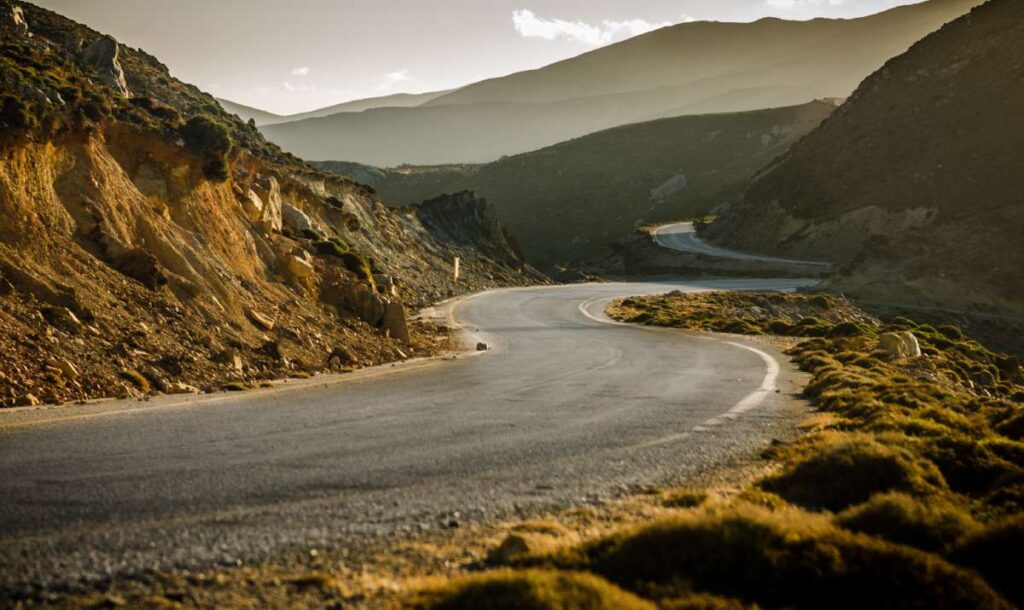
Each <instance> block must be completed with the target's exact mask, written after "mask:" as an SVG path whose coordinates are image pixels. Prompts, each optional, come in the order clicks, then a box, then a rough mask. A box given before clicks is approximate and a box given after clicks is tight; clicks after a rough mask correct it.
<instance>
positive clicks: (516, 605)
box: [404, 570, 656, 610]
mask: <svg viewBox="0 0 1024 610" xmlns="http://www.w3.org/2000/svg"><path fill="white" fill-rule="evenodd" d="M404 606H405V607H406V608H410V609H415V610H655V608H656V607H655V606H654V604H652V603H650V602H647V601H644V600H642V599H640V598H638V597H636V596H634V595H632V594H631V593H627V592H625V591H623V590H622V589H619V588H618V587H616V586H614V585H612V584H610V583H608V582H606V581H605V580H603V579H601V578H598V577H597V576H593V575H591V574H581V573H573V572H555V571H547V570H521V571H507V570H503V571H497V572H489V573H485V574H480V575H478V576H470V577H468V578H463V579H459V580H454V581H451V582H449V583H447V584H446V585H444V586H443V587H440V588H436V589H427V590H424V591H420V592H418V593H417V594H415V595H414V596H412V598H411V599H409V600H407V601H406V602H405V604H404Z"/></svg>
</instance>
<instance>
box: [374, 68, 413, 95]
mask: <svg viewBox="0 0 1024 610" xmlns="http://www.w3.org/2000/svg"><path fill="white" fill-rule="evenodd" d="M411 80H415V79H414V78H413V77H412V75H411V74H410V73H409V71H408V70H396V71H395V72H388V73H387V74H385V75H384V76H381V77H380V78H379V79H377V84H376V85H374V87H373V88H374V89H376V90H377V91H387V90H389V89H391V88H393V87H394V86H395V85H397V84H398V83H404V82H407V81H411Z"/></svg>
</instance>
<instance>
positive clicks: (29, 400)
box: [14, 394, 42, 407]
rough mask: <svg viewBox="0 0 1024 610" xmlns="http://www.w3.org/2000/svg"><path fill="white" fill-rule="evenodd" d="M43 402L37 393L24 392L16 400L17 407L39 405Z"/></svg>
mask: <svg viewBox="0 0 1024 610" xmlns="http://www.w3.org/2000/svg"><path fill="white" fill-rule="evenodd" d="M40 404H42V401H40V400H39V399H38V398H36V396H35V394H22V395H21V396H19V397H18V398H17V399H16V400H15V401H14V406H16V407H37V406H39V405H40Z"/></svg>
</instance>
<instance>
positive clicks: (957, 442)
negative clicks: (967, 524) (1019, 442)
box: [923, 434, 1022, 496]
mask: <svg viewBox="0 0 1024 610" xmlns="http://www.w3.org/2000/svg"><path fill="white" fill-rule="evenodd" d="M923 453H924V455H925V456H926V457H927V458H928V459H929V460H931V461H932V462H934V463H935V464H936V465H937V466H938V467H939V470H941V471H942V474H943V476H944V477H945V479H946V481H947V482H948V483H949V486H950V488H951V489H953V490H955V491H957V492H960V493H963V494H967V495H972V496H979V495H982V494H985V493H987V492H989V491H991V490H992V489H993V488H995V487H997V486H999V485H1000V484H1002V483H1003V482H1004V481H1007V480H1008V479H1010V478H1013V477H1015V476H1020V475H1021V474H1022V469H1021V468H1020V467H1019V466H1017V465H1016V464H1013V463H1011V462H1008V461H1007V460H1005V459H1003V458H1002V457H1000V456H999V455H998V454H997V453H995V452H994V451H993V450H992V447H991V446H990V445H989V444H988V443H986V442H984V440H983V438H977V437H975V436H968V435H965V434H956V435H946V436H942V437H939V438H935V439H930V440H929V441H928V442H927V443H926V444H925V445H924V452H923Z"/></svg>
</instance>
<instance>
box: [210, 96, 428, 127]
mask: <svg viewBox="0 0 1024 610" xmlns="http://www.w3.org/2000/svg"><path fill="white" fill-rule="evenodd" d="M446 93H448V91H432V92H430V93H396V94H394V95H385V96H381V97H370V98H366V99H361V100H352V101H351V102H343V103H341V104H335V105H333V106H327V107H326V108H318V109H316V110H310V111H309V112H300V113H297V114H288V115H281V114H274V113H272V112H267V111H265V110H260V109H259V108H252V107H250V106H246V105H244V104H239V103H237V102H232V101H231V100H225V99H221V98H218V99H217V101H218V102H220V105H221V106H223V107H224V110H227V111H228V112H229V113H231V114H234V115H236V116H238V117H240V118H241V119H242V120H243V121H248V120H249V119H253V120H255V121H256V125H257V126H258V127H262V126H264V125H276V124H278V123H287V122H290V121H301V120H302V119H313V118H318V117H324V116H329V115H332V114H337V113H339V112H362V111H364V110H370V109H372V108H411V107H414V106H419V105H421V104H424V103H426V102H429V101H431V100H433V99H434V98H436V97H439V96H442V95H445V94H446Z"/></svg>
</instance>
